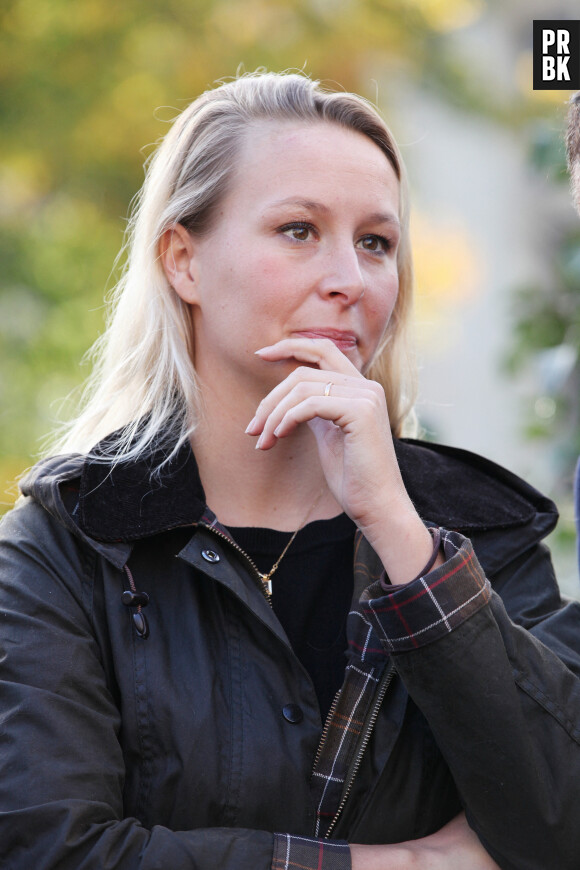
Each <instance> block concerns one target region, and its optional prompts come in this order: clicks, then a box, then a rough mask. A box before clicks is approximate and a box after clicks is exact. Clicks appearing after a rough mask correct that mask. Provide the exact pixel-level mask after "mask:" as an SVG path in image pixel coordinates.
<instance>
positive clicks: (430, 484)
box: [77, 440, 557, 542]
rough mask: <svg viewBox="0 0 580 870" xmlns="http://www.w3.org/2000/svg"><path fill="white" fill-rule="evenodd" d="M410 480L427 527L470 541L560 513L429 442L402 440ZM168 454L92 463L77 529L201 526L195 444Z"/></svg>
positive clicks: (470, 458)
mask: <svg viewBox="0 0 580 870" xmlns="http://www.w3.org/2000/svg"><path fill="white" fill-rule="evenodd" d="M395 450H396V454H397V459H398V461H399V465H400V468H401V473H402V475H403V480H404V482H405V486H406V487H407V491H408V492H409V495H410V497H411V499H412V500H413V502H414V504H415V506H416V508H417V510H418V512H419V514H420V515H421V516H422V517H423V519H424V520H426V521H429V522H432V523H436V524H437V525H441V526H444V527H446V528H450V529H459V530H461V531H463V532H465V533H467V534H470V533H472V532H475V531H482V530H490V529H494V528H504V529H507V528H510V527H517V526H522V525H525V524H528V523H530V522H531V521H532V520H533V519H534V518H535V517H537V515H538V514H541V515H542V516H545V517H546V519H545V522H544V523H543V525H545V526H546V529H545V530H543V529H542V530H541V531H543V533H544V534H545V533H546V531H549V530H550V528H551V527H552V526H553V525H554V524H555V517H556V516H557V514H556V509H555V506H554V505H553V503H552V502H551V501H550V500H549V499H547V498H545V497H544V496H542V495H541V494H540V493H539V492H537V490H535V489H534V488H533V487H531V486H529V485H528V484H527V483H525V481H523V480H521V479H520V478H518V477H516V476H515V475H513V474H511V473H510V472H508V471H506V470H505V469H503V468H501V467H500V466H498V465H495V464H494V463H493V462H490V461H489V460H486V459H483V458H482V457H480V456H477V455H475V454H473V453H469V452H468V451H464V450H458V449H456V448H451V447H443V446H441V445H435V444H431V443H428V442H417V441H412V440H396V441H395ZM166 455H167V454H166V452H165V451H164V450H157V451H156V452H152V453H151V454H150V455H149V456H147V457H144V458H143V459H141V460H140V461H137V462H131V463H118V464H117V465H114V466H111V465H110V464H106V463H104V462H97V461H89V460H87V461H85V463H84V465H83V469H82V474H81V479H80V490H79V505H78V515H77V522H78V525H79V527H80V528H81V530H82V531H83V532H85V533H86V534H87V535H89V536H90V537H92V538H94V539H97V540H100V541H109V542H113V541H115V542H119V541H126V542H129V541H136V540H139V539H140V538H145V537H148V536H149V535H153V534H156V533H158V532H162V531H167V530H169V529H172V528H176V527H178V526H186V525H194V524H196V523H198V522H199V521H200V520H201V518H202V516H203V513H204V510H205V495H204V491H203V487H202V484H201V480H200V477H199V471H198V467H197V463H196V461H195V457H194V455H193V452H192V450H191V447H190V445H189V444H188V443H185V444H184V445H183V446H182V447H181V448H180V449H179V451H178V452H177V453H176V454H175V456H174V457H173V458H172V459H171V460H170V461H169V462H167V463H166V464H165V465H164V466H163V468H162V470H161V472H159V473H158V474H157V475H155V474H154V473H153V472H154V469H155V468H157V467H158V466H159V465H160V464H161V462H163V460H164V459H165V458H166Z"/></svg>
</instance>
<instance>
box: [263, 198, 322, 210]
mask: <svg viewBox="0 0 580 870" xmlns="http://www.w3.org/2000/svg"><path fill="white" fill-rule="evenodd" d="M281 205H297V206H299V207H300V208H304V209H307V210H308V211H319V212H322V213H327V212H329V211H330V209H329V207H328V206H327V205H324V203H323V202H317V201H316V200H314V199H301V198H300V197H294V196H288V197H286V199H277V200H276V201H275V202H272V203H270V205H268V206H267V207H266V210H267V211H269V210H270V209H272V208H279V207H280V206H281Z"/></svg>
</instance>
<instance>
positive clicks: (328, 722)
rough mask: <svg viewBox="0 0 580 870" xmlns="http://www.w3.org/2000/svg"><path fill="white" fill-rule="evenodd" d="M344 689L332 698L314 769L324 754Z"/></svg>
mask: <svg viewBox="0 0 580 870" xmlns="http://www.w3.org/2000/svg"><path fill="white" fill-rule="evenodd" d="M341 691H342V689H339V690H338V692H337V693H336V695H335V696H334V698H333V699H332V704H331V705H330V710H329V711H328V715H327V717H326V722H325V723H324V728H323V729H322V734H321V735H320V741H319V743H318V749H317V750H316V757H315V758H314V765H313V766H312V770H313V771H315V770H316V767H317V765H318V760H319V758H320V756H321V754H322V749H323V747H324V744H325V742H326V737H327V735H328V730H329V728H330V723H331V721H332V717H333V716H334V711H335V710H336V705H337V704H338V699H339V698H340V693H341Z"/></svg>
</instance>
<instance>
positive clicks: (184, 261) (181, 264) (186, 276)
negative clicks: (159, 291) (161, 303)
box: [159, 224, 197, 305]
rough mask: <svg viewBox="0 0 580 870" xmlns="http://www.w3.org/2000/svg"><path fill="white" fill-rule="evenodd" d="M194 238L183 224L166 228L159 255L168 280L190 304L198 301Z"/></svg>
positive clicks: (160, 243)
mask: <svg viewBox="0 0 580 870" xmlns="http://www.w3.org/2000/svg"><path fill="white" fill-rule="evenodd" d="M193 254H194V242H193V239H192V237H191V235H190V233H188V231H187V230H186V229H185V227H184V226H182V225H181V224H173V225H172V226H171V227H169V228H168V229H166V230H165V232H164V233H163V235H162V236H161V240H160V242H159V257H160V259H161V263H162V265H163V269H164V271H165V274H166V276H167V280H168V281H169V283H170V284H171V286H172V287H173V289H174V290H175V292H176V293H177V295H178V296H180V297H181V299H183V301H184V302H188V303H189V304H190V305H191V304H192V303H194V302H197V286H196V282H195V277H194V270H193Z"/></svg>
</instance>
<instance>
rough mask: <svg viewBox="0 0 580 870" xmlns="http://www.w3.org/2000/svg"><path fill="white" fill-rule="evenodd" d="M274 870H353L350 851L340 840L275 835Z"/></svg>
mask: <svg viewBox="0 0 580 870" xmlns="http://www.w3.org/2000/svg"><path fill="white" fill-rule="evenodd" d="M272 870H351V860H350V849H349V847H348V844H347V843H344V842H340V841H338V840H313V839H309V838H308V837H294V836H292V835H291V834H274V855H273V858H272Z"/></svg>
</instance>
